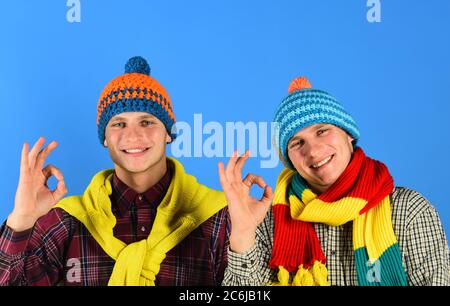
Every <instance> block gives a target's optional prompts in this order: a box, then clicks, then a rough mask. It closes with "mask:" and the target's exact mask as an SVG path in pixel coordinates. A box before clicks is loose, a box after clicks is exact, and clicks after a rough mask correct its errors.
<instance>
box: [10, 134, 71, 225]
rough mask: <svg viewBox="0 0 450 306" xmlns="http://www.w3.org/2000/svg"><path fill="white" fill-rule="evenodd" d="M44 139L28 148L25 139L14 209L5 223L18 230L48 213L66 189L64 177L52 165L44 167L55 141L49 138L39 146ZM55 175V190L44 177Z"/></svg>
mask: <svg viewBox="0 0 450 306" xmlns="http://www.w3.org/2000/svg"><path fill="white" fill-rule="evenodd" d="M44 142H45V139H44V138H43V137H41V138H39V139H38V141H37V142H36V143H35V144H34V146H33V148H32V149H31V151H30V152H28V149H29V145H28V144H27V143H25V144H24V145H23V148H22V157H21V160H20V177H19V184H18V187H17V191H16V198H15V201H14V209H13V211H12V212H11V214H10V215H9V217H8V220H7V222H6V224H7V225H8V226H9V227H10V228H11V229H13V230H14V231H17V232H20V231H24V230H27V229H29V228H32V227H33V226H34V223H35V222H36V221H37V219H39V217H41V216H43V215H45V214H47V213H48V212H49V211H50V209H51V208H52V207H53V206H54V205H55V204H56V203H58V201H59V200H60V199H62V198H63V197H64V195H65V194H66V193H67V188H66V185H65V184H64V177H63V175H62V173H61V171H60V170H58V169H57V168H56V167H55V166H53V165H48V166H46V167H45V168H43V166H44V163H45V160H46V159H47V157H48V155H49V154H50V153H51V152H52V151H53V150H54V149H55V148H56V146H57V145H58V144H57V142H56V141H52V142H51V143H50V144H49V145H47V146H46V147H45V148H44V149H43V150H40V149H41V147H42V145H43V144H44ZM53 175H54V176H55V177H56V179H57V180H58V184H57V187H56V189H55V190H53V191H52V190H50V189H49V188H48V186H47V181H48V179H49V178H50V177H52V176H53Z"/></svg>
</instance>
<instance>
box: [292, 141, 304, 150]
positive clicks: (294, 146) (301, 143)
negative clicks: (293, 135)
mask: <svg viewBox="0 0 450 306" xmlns="http://www.w3.org/2000/svg"><path fill="white" fill-rule="evenodd" d="M304 143H305V141H304V140H303V139H296V140H294V141H292V142H291V144H290V145H289V149H296V148H299V147H301V146H302V145H303V144H304Z"/></svg>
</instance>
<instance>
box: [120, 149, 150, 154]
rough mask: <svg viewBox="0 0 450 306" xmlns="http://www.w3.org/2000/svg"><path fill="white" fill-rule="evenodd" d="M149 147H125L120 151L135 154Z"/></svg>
mask: <svg viewBox="0 0 450 306" xmlns="http://www.w3.org/2000/svg"><path fill="white" fill-rule="evenodd" d="M148 149H149V148H135V149H126V150H122V152H125V153H127V154H137V153H142V152H145V151H147V150H148Z"/></svg>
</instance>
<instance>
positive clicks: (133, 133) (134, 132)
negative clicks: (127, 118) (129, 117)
mask: <svg viewBox="0 0 450 306" xmlns="http://www.w3.org/2000/svg"><path fill="white" fill-rule="evenodd" d="M123 136H124V137H125V138H126V140H127V141H129V142H133V141H137V140H140V139H141V138H142V132H141V131H140V129H139V127H137V126H133V125H129V126H127V127H126V128H125V129H124V134H123Z"/></svg>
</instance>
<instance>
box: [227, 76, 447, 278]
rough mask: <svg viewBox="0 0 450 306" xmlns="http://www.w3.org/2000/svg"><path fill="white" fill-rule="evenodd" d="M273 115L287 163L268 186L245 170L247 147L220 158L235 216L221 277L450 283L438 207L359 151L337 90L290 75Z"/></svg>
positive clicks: (356, 134) (351, 122) (355, 133)
mask: <svg viewBox="0 0 450 306" xmlns="http://www.w3.org/2000/svg"><path fill="white" fill-rule="evenodd" d="M275 122H277V123H278V143H277V144H278V149H279V155H280V158H281V159H282V161H283V163H284V165H285V166H286V167H285V169H284V170H283V171H282V172H281V173H280V174H279V176H278V180H277V185H276V187H275V192H274V193H273V192H272V189H271V187H270V186H268V185H267V184H266V183H265V182H264V180H263V179H262V178H261V177H258V176H255V175H253V174H248V175H247V176H246V177H245V178H244V180H242V169H243V166H244V164H245V161H246V160H247V158H248V156H249V154H248V152H246V153H245V154H244V155H243V156H241V157H238V156H237V154H235V155H234V156H233V157H232V158H231V159H230V161H229V163H228V165H227V167H226V168H225V167H224V165H223V164H221V163H220V164H219V175H220V182H221V185H222V188H223V190H224V192H225V194H226V197H227V200H228V209H229V213H230V219H231V223H232V231H231V234H230V249H229V253H228V254H229V258H228V267H227V270H226V271H225V277H224V282H223V284H224V285H267V284H274V285H297V286H305V285H317V286H326V285H339V286H344V285H362V286H405V285H447V286H448V285H450V262H449V249H448V243H447V239H446V237H445V234H444V231H443V228H442V224H441V222H440V219H439V216H438V214H437V212H436V210H435V209H434V208H433V207H432V205H431V204H430V203H429V202H428V201H427V200H426V199H425V198H424V197H423V196H422V195H420V194H419V193H417V192H416V191H413V190H410V189H407V188H402V187H394V181H393V178H392V176H391V175H390V173H389V171H388V169H387V167H386V166H385V165H384V164H383V163H381V162H379V161H377V160H374V159H371V158H370V157H367V156H366V155H365V153H364V151H363V150H362V149H361V148H360V147H358V145H357V143H358V139H359V137H360V133H359V129H358V127H357V125H356V123H355V121H354V120H353V118H352V117H351V116H350V115H349V114H348V113H347V112H346V111H345V109H344V108H343V106H342V104H341V103H339V102H338V101H337V99H336V98H334V97H333V96H332V95H330V94H329V93H327V92H325V91H322V90H317V89H313V88H312V86H311V84H310V83H309V82H308V80H307V79H306V78H303V77H302V78H297V79H295V80H294V81H293V82H292V83H291V85H290V86H289V95H288V96H287V97H286V98H285V99H284V100H283V101H282V102H281V104H280V105H279V106H278V109H277V111H276V113H275ZM253 184H257V185H259V186H260V187H261V188H263V189H264V194H263V197H262V198H261V199H260V200H257V199H254V198H252V197H251V196H250V194H249V190H250V188H251V186H252V185H253ZM271 203H272V206H271Z"/></svg>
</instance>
